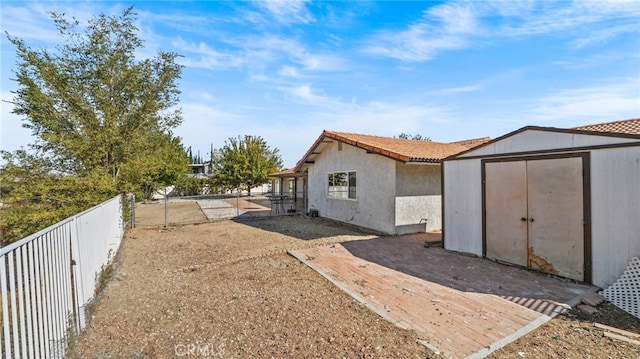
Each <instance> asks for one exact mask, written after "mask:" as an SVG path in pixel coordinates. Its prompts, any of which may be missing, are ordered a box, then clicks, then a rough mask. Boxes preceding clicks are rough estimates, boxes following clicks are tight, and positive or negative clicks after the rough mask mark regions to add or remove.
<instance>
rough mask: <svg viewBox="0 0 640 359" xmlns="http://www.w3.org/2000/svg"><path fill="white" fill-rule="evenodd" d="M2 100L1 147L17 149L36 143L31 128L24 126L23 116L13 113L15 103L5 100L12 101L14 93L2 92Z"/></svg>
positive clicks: (8, 149)
mask: <svg viewBox="0 0 640 359" xmlns="http://www.w3.org/2000/svg"><path fill="white" fill-rule="evenodd" d="M1 96H2V102H0V116H1V117H2V121H1V122H0V149H2V150H5V151H10V152H11V151H15V150H17V149H20V148H21V147H24V148H26V147H27V146H28V145H29V144H32V143H34V140H35V138H33V137H32V136H31V130H28V129H26V128H24V127H22V124H23V121H22V117H20V116H18V115H15V114H13V113H11V111H13V105H12V104H10V103H7V102H5V101H12V100H13V98H14V95H13V94H12V93H10V92H2V95H1Z"/></svg>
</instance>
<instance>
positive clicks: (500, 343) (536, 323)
mask: <svg viewBox="0 0 640 359" xmlns="http://www.w3.org/2000/svg"><path fill="white" fill-rule="evenodd" d="M287 253H288V254H289V255H290V256H292V257H294V258H296V259H297V260H299V261H300V262H302V263H304V264H305V265H306V266H308V267H309V268H311V269H313V270H314V271H316V272H317V273H318V274H320V275H321V276H322V277H324V278H325V279H327V280H328V281H329V282H331V283H333V284H334V285H335V286H336V287H338V288H340V289H341V290H342V291H344V292H345V293H347V294H349V295H350V296H351V297H353V298H354V299H355V300H357V301H358V302H359V303H361V304H362V305H364V306H366V307H367V308H369V309H370V310H371V311H373V312H374V313H376V314H378V315H380V316H381V317H382V318H384V319H385V320H387V321H388V322H390V323H392V324H394V325H396V326H397V327H399V328H401V329H405V330H411V328H409V327H407V326H405V325H403V324H402V323H401V322H399V321H398V320H396V319H394V318H393V317H391V316H389V315H388V314H387V313H386V311H384V310H381V309H380V308H377V307H376V306H374V305H372V304H369V303H368V302H367V300H366V299H365V298H364V297H362V296H361V295H360V294H359V293H357V292H355V291H353V290H351V289H350V288H349V287H347V286H346V285H345V284H343V283H342V282H340V281H339V280H337V279H334V278H333V277H332V276H331V275H330V274H329V273H325V271H324V270H322V269H321V268H319V267H318V266H316V264H314V263H313V262H312V261H311V260H308V259H307V258H305V255H303V254H301V253H295V250H288V251H287ZM580 298H581V296H579V297H576V298H574V299H573V300H571V301H570V302H571V303H574V302H579V301H580ZM571 306H572V305H571V304H566V303H563V304H562V305H561V309H560V310H558V311H556V312H554V313H552V314H551V315H544V314H541V316H540V317H538V318H537V319H535V320H533V321H531V322H529V323H528V324H527V325H525V326H523V327H521V328H520V329H518V330H517V331H515V332H513V333H511V334H510V335H508V336H506V337H504V338H502V339H500V340H497V341H495V342H493V343H491V344H490V345H489V346H487V347H485V348H483V349H481V350H479V351H477V352H475V353H473V354H471V355H468V356H467V357H466V358H468V359H476V358H484V357H486V356H487V355H489V354H490V353H492V352H494V351H496V350H498V349H500V348H502V347H504V346H505V345H507V344H509V343H511V342H513V341H515V340H516V339H518V338H520V337H522V336H524V335H526V334H528V333H529V332H531V331H533V330H535V329H537V328H538V327H540V326H541V325H543V324H545V323H546V322H548V321H549V320H551V319H553V318H554V317H555V316H557V315H558V314H560V313H562V312H564V311H566V310H567V309H569V308H570V307H571ZM418 344H422V345H423V346H425V347H427V348H428V349H430V350H432V351H433V352H434V353H435V354H440V350H439V349H438V348H437V347H435V346H433V345H431V344H429V343H427V342H426V341H424V340H420V341H418Z"/></svg>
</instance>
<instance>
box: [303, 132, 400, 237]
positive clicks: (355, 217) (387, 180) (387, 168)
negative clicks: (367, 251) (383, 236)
mask: <svg viewBox="0 0 640 359" xmlns="http://www.w3.org/2000/svg"><path fill="white" fill-rule="evenodd" d="M395 162H396V161H394V160H392V159H389V158H386V157H382V156H379V155H375V154H368V153H367V151H365V150H363V149H360V148H357V147H354V146H350V145H347V144H343V145H342V150H338V142H337V141H336V142H333V143H331V144H329V147H328V148H326V149H325V150H324V151H322V153H321V154H320V155H319V156H318V157H317V158H316V159H315V163H314V164H313V165H312V166H310V167H309V175H308V181H309V186H308V191H309V197H308V201H309V209H310V210H311V209H315V210H318V213H319V215H320V216H321V217H326V218H330V219H335V220H338V221H342V222H346V223H351V224H354V225H357V226H361V227H365V228H371V229H373V230H376V231H380V232H384V233H389V234H393V233H395V223H394V222H395V221H394V217H395V216H394V212H395V208H394V198H395V193H394V189H395V188H396V182H395V181H396V166H395ZM338 171H356V181H357V184H356V199H355V200H354V199H340V198H330V197H328V196H327V174H328V173H330V172H338Z"/></svg>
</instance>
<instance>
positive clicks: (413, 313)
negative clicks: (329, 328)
mask: <svg viewBox="0 0 640 359" xmlns="http://www.w3.org/2000/svg"><path fill="white" fill-rule="evenodd" d="M425 240H434V237H433V235H427V234H425V235H409V236H399V237H380V238H376V239H372V240H365V241H355V242H346V243H342V244H333V245H330V246H322V247H314V248H309V249H303V250H293V251H290V252H289V253H290V254H291V255H293V256H294V257H296V258H298V259H299V260H300V261H302V262H304V263H305V264H307V265H308V266H309V267H311V268H313V269H314V270H316V271H317V272H318V273H320V274H321V275H323V276H324V277H325V278H327V279H328V280H330V281H331V282H333V283H334V284H335V285H336V286H338V287H340V288H341V289H343V290H344V291H346V292H347V293H349V294H350V295H351V296H353V297H354V298H355V299H356V300H358V301H360V302H361V303H363V304H365V305H367V306H368V307H369V308H370V309H372V310H373V311H375V312H377V313H378V314H380V315H381V316H383V317H384V318H386V319H387V320H389V321H391V322H393V323H395V324H396V325H398V326H400V327H402V328H405V329H413V330H415V331H416V332H417V333H419V335H420V336H421V337H422V338H423V341H422V344H424V345H426V346H427V347H429V348H431V349H432V350H434V351H436V352H439V353H440V354H441V355H443V357H452V358H464V357H472V358H473V357H483V356H485V355H487V354H489V353H490V352H492V351H494V350H496V349H499V348H501V347H502V346H504V345H506V344H508V343H509V342H511V341H513V340H515V339H517V338H518V337H520V336H522V335H524V334H526V333H528V332H530V331H531V330H533V329H535V328H537V327H538V326H540V325H542V324H543V323H545V322H546V321H548V320H549V319H551V318H552V317H553V316H555V315H557V314H559V313H561V312H562V311H564V310H565V309H566V308H568V307H569V306H573V305H576V304H577V303H578V302H579V301H580V298H582V297H584V296H586V295H588V294H591V293H593V292H595V291H597V290H598V288H597V287H593V286H589V285H584V284H579V283H575V282H572V281H568V280H562V279H559V278H556V277H552V276H547V275H543V274H540V273H537V272H532V271H528V270H525V269H521V268H517V267H512V266H507V265H502V264H499V263H495V262H493V261H489V260H486V259H482V258H476V257H469V256H465V255H462V254H458V253H453V252H449V251H446V250H444V249H442V248H438V247H430V248H425V246H424V243H425Z"/></svg>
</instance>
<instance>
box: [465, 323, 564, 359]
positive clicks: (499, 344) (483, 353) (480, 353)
mask: <svg viewBox="0 0 640 359" xmlns="http://www.w3.org/2000/svg"><path fill="white" fill-rule="evenodd" d="M551 319H553V317H550V316H548V315H544V314H543V315H542V316H541V317H539V318H537V319H535V320H533V321H532V322H530V323H529V324H527V325H525V326H524V327H522V328H520V329H518V330H517V331H516V332H514V333H511V334H509V335H507V336H506V337H504V338H502V339H500V340H498V341H495V342H493V343H492V344H491V345H489V346H488V347H487V348H484V349H482V350H480V351H478V352H476V353H473V354H471V355H469V356H467V359H479V358H484V357H486V356H487V355H489V354H491V353H492V352H494V351H496V350H498V349H500V348H502V347H503V346H505V345H507V344H509V343H511V342H512V341H514V340H516V339H518V338H520V337H522V336H523V335H526V334H528V333H529V332H531V331H533V330H534V329H536V328H538V327H539V326H541V325H542V324H544V323H546V322H548V321H550V320H551Z"/></svg>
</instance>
